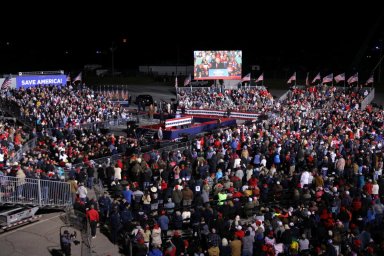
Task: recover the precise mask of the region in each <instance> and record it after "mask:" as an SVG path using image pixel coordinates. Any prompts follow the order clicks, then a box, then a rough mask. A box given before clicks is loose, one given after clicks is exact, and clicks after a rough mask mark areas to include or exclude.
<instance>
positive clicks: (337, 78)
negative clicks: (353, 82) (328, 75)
mask: <svg viewBox="0 0 384 256" xmlns="http://www.w3.org/2000/svg"><path fill="white" fill-rule="evenodd" d="M335 81H336V83H338V82H340V81H345V73H342V74H339V75H337V76H335Z"/></svg>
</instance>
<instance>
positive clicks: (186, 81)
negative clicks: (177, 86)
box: [184, 74, 192, 86]
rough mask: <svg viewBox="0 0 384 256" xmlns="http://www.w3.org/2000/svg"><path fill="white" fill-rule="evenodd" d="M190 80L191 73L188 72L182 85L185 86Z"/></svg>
mask: <svg viewBox="0 0 384 256" xmlns="http://www.w3.org/2000/svg"><path fill="white" fill-rule="evenodd" d="M191 80H192V77H191V74H189V76H187V77H186V78H185V80H184V86H187V85H189V84H190V83H191Z"/></svg>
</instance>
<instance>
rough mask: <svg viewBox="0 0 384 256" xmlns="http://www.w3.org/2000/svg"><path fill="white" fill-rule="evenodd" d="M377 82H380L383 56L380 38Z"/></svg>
mask: <svg viewBox="0 0 384 256" xmlns="http://www.w3.org/2000/svg"><path fill="white" fill-rule="evenodd" d="M379 56H380V57H379V58H380V59H379V79H378V80H379V83H380V82H381V62H382V57H383V40H381V39H380V55H379Z"/></svg>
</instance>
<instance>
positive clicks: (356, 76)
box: [347, 72, 359, 84]
mask: <svg viewBox="0 0 384 256" xmlns="http://www.w3.org/2000/svg"><path fill="white" fill-rule="evenodd" d="M358 81H359V72H357V73H356V74H354V75H353V76H351V77H350V78H348V80H347V82H348V84H351V83H354V82H358Z"/></svg>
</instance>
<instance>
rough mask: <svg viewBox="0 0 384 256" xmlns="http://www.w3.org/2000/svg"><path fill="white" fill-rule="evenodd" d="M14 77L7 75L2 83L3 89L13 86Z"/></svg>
mask: <svg viewBox="0 0 384 256" xmlns="http://www.w3.org/2000/svg"><path fill="white" fill-rule="evenodd" d="M11 84H12V79H11V77H10V76H9V77H6V78H5V79H4V81H3V83H2V85H1V90H7V89H9V88H10V87H11Z"/></svg>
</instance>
